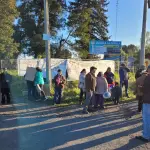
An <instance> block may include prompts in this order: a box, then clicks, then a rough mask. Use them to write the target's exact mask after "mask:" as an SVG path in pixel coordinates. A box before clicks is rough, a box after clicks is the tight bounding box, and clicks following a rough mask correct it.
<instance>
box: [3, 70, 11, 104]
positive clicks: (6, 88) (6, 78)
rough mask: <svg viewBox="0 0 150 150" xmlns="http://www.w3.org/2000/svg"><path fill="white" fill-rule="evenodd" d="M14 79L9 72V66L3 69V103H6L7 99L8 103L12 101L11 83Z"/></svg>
mask: <svg viewBox="0 0 150 150" xmlns="http://www.w3.org/2000/svg"><path fill="white" fill-rule="evenodd" d="M11 81H12V77H11V75H10V74H8V73H7V68H5V69H4V70H3V73H2V74H1V93H2V101H1V103H2V104H5V100H6V99H7V103H8V104H9V103H10V83H11Z"/></svg>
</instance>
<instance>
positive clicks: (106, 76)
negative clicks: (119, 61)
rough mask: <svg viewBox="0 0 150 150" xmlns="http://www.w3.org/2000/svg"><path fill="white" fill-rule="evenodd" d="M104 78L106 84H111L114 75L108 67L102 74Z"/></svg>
mask: <svg viewBox="0 0 150 150" xmlns="http://www.w3.org/2000/svg"><path fill="white" fill-rule="evenodd" d="M104 77H105V78H106V80H107V82H108V84H113V80H114V74H113V73H112V72H111V68H110V67H108V68H107V71H106V72H105V73H104Z"/></svg>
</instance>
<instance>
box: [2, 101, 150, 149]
mask: <svg viewBox="0 0 150 150" xmlns="http://www.w3.org/2000/svg"><path fill="white" fill-rule="evenodd" d="M136 105H137V104H136V103H131V104H130V106H131V109H133V110H136ZM81 110H82V108H81V107H78V106H72V107H68V108H55V107H51V106H49V105H48V102H34V101H26V100H22V99H15V101H14V104H13V105H9V106H8V105H5V106H0V150H83V149H91V150H94V149H98V150H130V149H137V150H146V149H150V144H144V143H142V142H140V141H138V140H136V139H135V138H134V136H135V135H137V134H140V133H141V129H142V127H141V126H142V119H141V115H136V116H134V117H132V118H131V119H130V120H125V119H124V118H123V114H122V111H119V110H120V109H119V108H118V107H112V108H110V107H108V108H107V109H106V110H104V111H99V112H96V113H91V114H89V115H82V114H81Z"/></svg>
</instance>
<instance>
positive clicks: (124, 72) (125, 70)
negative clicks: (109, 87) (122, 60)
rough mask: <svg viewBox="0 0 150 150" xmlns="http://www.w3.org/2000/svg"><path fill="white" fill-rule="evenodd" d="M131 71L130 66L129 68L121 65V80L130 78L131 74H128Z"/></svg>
mask: <svg viewBox="0 0 150 150" xmlns="http://www.w3.org/2000/svg"><path fill="white" fill-rule="evenodd" d="M129 72H130V69H129V68H127V67H120V69H119V76H120V82H122V81H125V80H128V79H129V76H128V73H129Z"/></svg>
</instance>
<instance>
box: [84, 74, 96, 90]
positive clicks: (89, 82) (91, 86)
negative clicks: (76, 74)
mask: <svg viewBox="0 0 150 150" xmlns="http://www.w3.org/2000/svg"><path fill="white" fill-rule="evenodd" d="M95 87H96V77H95V75H94V74H92V73H88V74H87V75H86V77H85V90H86V92H90V91H93V92H94V91H95Z"/></svg>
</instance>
